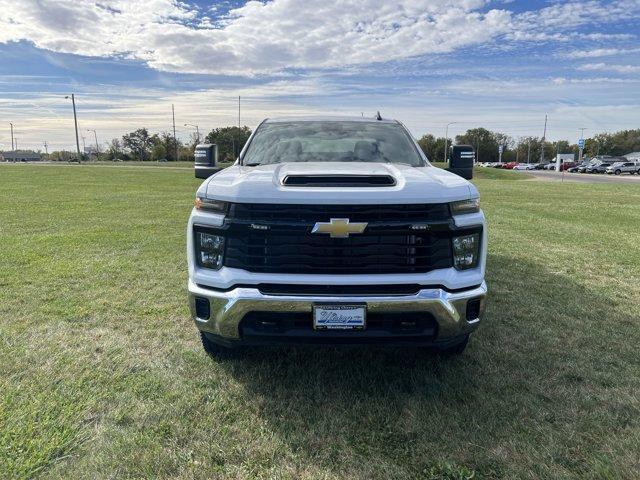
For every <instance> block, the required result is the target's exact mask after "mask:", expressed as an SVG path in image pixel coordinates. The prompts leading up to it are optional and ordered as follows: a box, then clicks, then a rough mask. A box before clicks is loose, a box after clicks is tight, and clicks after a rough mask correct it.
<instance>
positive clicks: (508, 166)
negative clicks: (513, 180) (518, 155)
mask: <svg viewBox="0 0 640 480" xmlns="http://www.w3.org/2000/svg"><path fill="white" fill-rule="evenodd" d="M518 165H520V164H519V163H518V162H507V163H505V164H503V165H502V168H506V169H507V170H513V169H514V167H516V166H518Z"/></svg>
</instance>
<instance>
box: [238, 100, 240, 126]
mask: <svg viewBox="0 0 640 480" xmlns="http://www.w3.org/2000/svg"><path fill="white" fill-rule="evenodd" d="M238 129H240V95H238Z"/></svg>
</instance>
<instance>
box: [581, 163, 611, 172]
mask: <svg viewBox="0 0 640 480" xmlns="http://www.w3.org/2000/svg"><path fill="white" fill-rule="evenodd" d="M610 166H611V164H610V163H607V162H601V163H596V164H593V165H589V167H587V173H604V172H606V171H607V167H610Z"/></svg>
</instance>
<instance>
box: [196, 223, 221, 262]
mask: <svg viewBox="0 0 640 480" xmlns="http://www.w3.org/2000/svg"><path fill="white" fill-rule="evenodd" d="M195 240H196V257H197V261H198V265H199V266H201V267H204V268H211V269H213V270H219V269H220V267H222V262H223V260H224V237H223V236H222V235H215V234H212V233H205V232H195Z"/></svg>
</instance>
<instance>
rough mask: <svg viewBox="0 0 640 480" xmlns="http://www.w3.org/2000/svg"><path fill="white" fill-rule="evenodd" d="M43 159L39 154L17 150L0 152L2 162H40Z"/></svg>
mask: <svg viewBox="0 0 640 480" xmlns="http://www.w3.org/2000/svg"><path fill="white" fill-rule="evenodd" d="M40 160H42V157H41V156H40V154H39V153H38V152H34V151H29V150H17V151H10V152H0V161H2V162H39V161H40Z"/></svg>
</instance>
